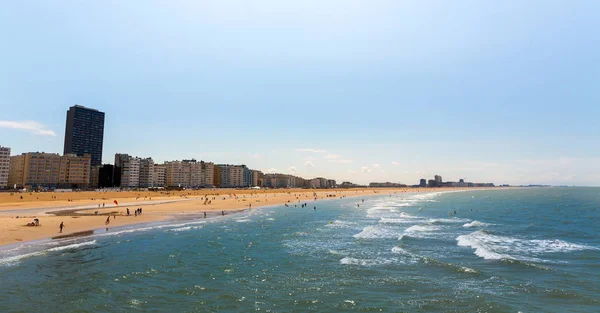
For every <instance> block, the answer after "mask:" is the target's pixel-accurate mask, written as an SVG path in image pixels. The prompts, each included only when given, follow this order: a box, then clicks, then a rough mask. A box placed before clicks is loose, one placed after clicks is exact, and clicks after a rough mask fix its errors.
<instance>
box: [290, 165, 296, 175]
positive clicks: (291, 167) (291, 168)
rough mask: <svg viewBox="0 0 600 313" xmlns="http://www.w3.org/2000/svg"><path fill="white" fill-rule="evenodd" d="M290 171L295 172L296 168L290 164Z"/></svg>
mask: <svg viewBox="0 0 600 313" xmlns="http://www.w3.org/2000/svg"><path fill="white" fill-rule="evenodd" d="M290 172H291V173H292V174H296V172H297V168H296V167H295V166H290Z"/></svg>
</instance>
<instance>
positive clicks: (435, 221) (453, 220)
mask: <svg viewBox="0 0 600 313" xmlns="http://www.w3.org/2000/svg"><path fill="white" fill-rule="evenodd" d="M470 221H471V220H470V219H468V218H458V217H453V218H432V219H430V220H428V221H427V222H428V223H430V224H446V223H448V224H451V223H465V222H470Z"/></svg>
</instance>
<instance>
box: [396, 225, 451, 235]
mask: <svg viewBox="0 0 600 313" xmlns="http://www.w3.org/2000/svg"><path fill="white" fill-rule="evenodd" d="M440 229H442V228H441V227H440V226H435V225H413V226H411V227H409V228H407V229H406V230H405V231H404V232H405V233H415V232H433V231H437V230H440Z"/></svg>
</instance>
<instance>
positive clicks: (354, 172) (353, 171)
mask: <svg viewBox="0 0 600 313" xmlns="http://www.w3.org/2000/svg"><path fill="white" fill-rule="evenodd" d="M348 173H349V174H356V171H355V170H349V171H348Z"/></svg>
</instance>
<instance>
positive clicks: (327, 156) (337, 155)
mask: <svg viewBox="0 0 600 313" xmlns="http://www.w3.org/2000/svg"><path fill="white" fill-rule="evenodd" d="M339 157H341V155H339V154H335V153H330V154H326V155H325V156H324V158H326V159H329V160H333V159H337V158H339Z"/></svg>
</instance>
